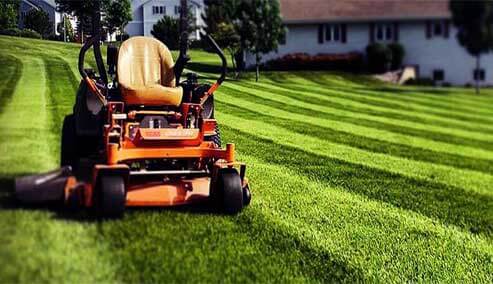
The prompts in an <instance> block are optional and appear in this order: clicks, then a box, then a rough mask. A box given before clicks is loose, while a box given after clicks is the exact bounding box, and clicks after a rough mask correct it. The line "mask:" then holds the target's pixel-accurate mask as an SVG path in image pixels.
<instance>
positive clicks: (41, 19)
mask: <svg viewBox="0 0 493 284" xmlns="http://www.w3.org/2000/svg"><path fill="white" fill-rule="evenodd" d="M24 27H25V28H26V29H30V30H33V31H36V32H38V33H39V34H40V35H42V36H43V37H47V36H49V35H51V34H53V27H52V22H50V16H49V15H48V13H46V12H45V11H43V10H41V9H39V10H38V9H31V10H30V11H29V12H28V13H27V15H26V18H25V19H24Z"/></svg>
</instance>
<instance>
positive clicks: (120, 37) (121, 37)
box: [116, 33, 130, 41]
mask: <svg viewBox="0 0 493 284" xmlns="http://www.w3.org/2000/svg"><path fill="white" fill-rule="evenodd" d="M129 38H130V36H129V35H128V34H127V33H123V34H117V35H116V41H126V40H127V39H129Z"/></svg>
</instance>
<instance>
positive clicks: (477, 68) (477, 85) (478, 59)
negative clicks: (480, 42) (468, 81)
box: [474, 54, 481, 95]
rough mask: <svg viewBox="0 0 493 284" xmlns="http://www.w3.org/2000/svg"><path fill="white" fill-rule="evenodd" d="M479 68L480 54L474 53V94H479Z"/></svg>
mask: <svg viewBox="0 0 493 284" xmlns="http://www.w3.org/2000/svg"><path fill="white" fill-rule="evenodd" d="M480 68H481V62H480V55H479V54H478V55H476V72H474V73H475V75H476V78H475V79H476V95H479V79H480V78H479V75H480V73H481V72H480V71H479V69H480Z"/></svg>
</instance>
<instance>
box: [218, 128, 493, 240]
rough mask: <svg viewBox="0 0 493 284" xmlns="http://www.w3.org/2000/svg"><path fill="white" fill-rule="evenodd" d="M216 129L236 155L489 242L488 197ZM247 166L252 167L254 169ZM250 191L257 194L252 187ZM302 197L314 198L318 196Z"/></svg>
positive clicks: (492, 230) (491, 201)
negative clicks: (455, 228)
mask: <svg viewBox="0 0 493 284" xmlns="http://www.w3.org/2000/svg"><path fill="white" fill-rule="evenodd" d="M221 129H222V132H223V133H224V134H225V135H223V136H224V138H226V139H227V141H234V142H235V143H236V144H237V149H238V150H239V151H243V152H247V153H248V155H250V156H255V157H256V159H260V160H262V161H264V162H265V163H269V164H273V165H279V166H282V167H286V168H289V169H290V170H292V171H294V172H296V173H297V175H300V176H306V177H307V178H308V179H310V180H312V182H313V183H315V184H327V186H330V187H337V188H340V189H345V190H346V191H348V192H354V193H356V194H358V195H364V196H367V197H368V198H371V199H374V200H379V201H383V202H386V203H390V204H392V205H394V206H396V207H399V208H403V209H407V210H412V211H416V212H419V213H420V214H423V215H426V216H429V217H430V218H433V219H438V220H440V221H441V222H443V223H444V224H451V225H455V226H457V227H459V228H461V229H463V230H464V231H466V232H473V233H475V234H481V235H485V236H488V238H489V239H491V237H493V211H492V210H491V208H493V196H492V195H491V194H479V193H474V192H471V191H466V190H464V189H461V188H457V187H452V186H449V185H446V184H441V183H438V182H434V181H426V180H423V179H421V178H419V177H409V176H408V175H400V174H395V173H391V172H389V171H387V170H380V169H376V168H374V167H370V166H363V165H361V164H358V163H352V162H348V161H346V160H341V159H338V158H328V157H327V156H326V155H322V154H315V153H311V152H308V151H304V150H302V149H299V148H296V147H292V146H286V145H282V144H278V143H276V142H274V141H272V140H271V139H268V138H259V137H258V136H255V135H251V134H249V133H246V132H243V131H239V130H235V129H232V128H230V127H227V126H225V125H221ZM273 135H276V134H275V133H273ZM322 146H323V145H322ZM240 153H241V152H240ZM240 159H241V157H240ZM248 165H249V166H252V167H255V166H256V164H255V163H253V164H251V163H248ZM389 166H390V165H389ZM248 171H249V172H250V171H251V170H248ZM431 174H432V175H433V174H434V173H431ZM260 180H262V179H260ZM254 181H255V180H254ZM253 187H254V188H256V186H255V184H254V186H253ZM276 188H277V187H276ZM282 192H284V190H283V191H282ZM288 192H289V191H288ZM307 194H310V195H317V192H307Z"/></svg>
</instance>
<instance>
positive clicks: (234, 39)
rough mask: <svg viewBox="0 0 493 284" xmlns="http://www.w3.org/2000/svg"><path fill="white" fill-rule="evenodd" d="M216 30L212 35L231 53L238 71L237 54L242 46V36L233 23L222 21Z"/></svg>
mask: <svg viewBox="0 0 493 284" xmlns="http://www.w3.org/2000/svg"><path fill="white" fill-rule="evenodd" d="M215 29H216V31H215V32H214V33H211V35H212V37H213V38H214V39H215V40H216V42H217V44H218V45H219V46H220V47H221V48H222V49H226V50H227V51H228V53H229V54H230V55H231V62H232V64H233V69H234V70H235V72H236V60H235V55H236V54H238V52H239V51H240V48H241V44H240V43H241V37H240V35H239V34H238V32H237V31H236V29H235V26H234V25H233V24H231V23H226V22H222V23H219V24H218V25H217V27H216V28H215Z"/></svg>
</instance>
